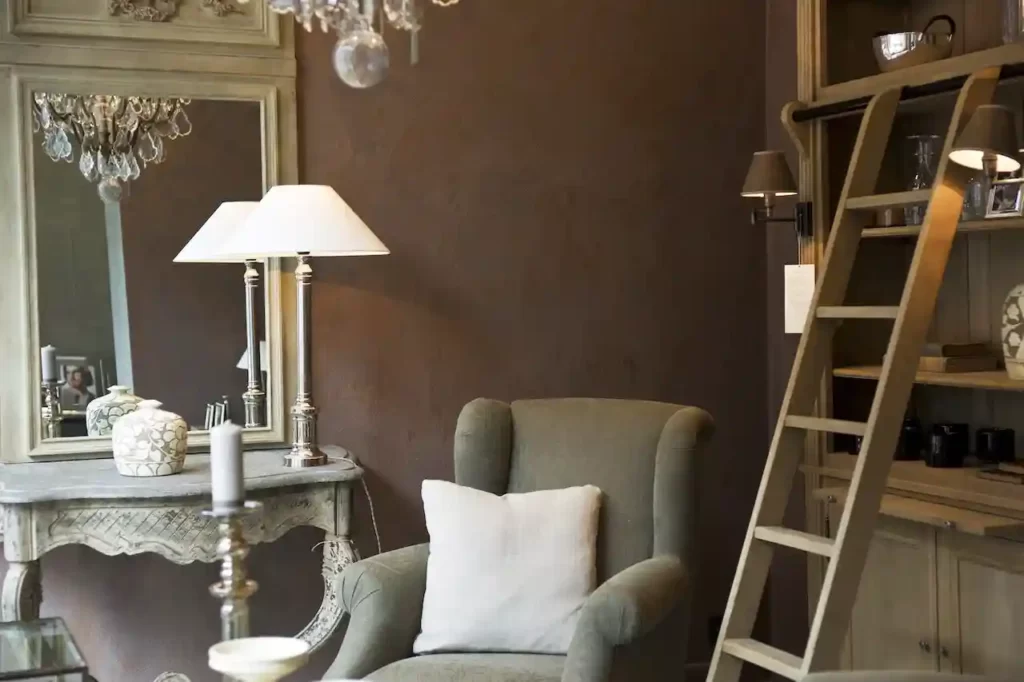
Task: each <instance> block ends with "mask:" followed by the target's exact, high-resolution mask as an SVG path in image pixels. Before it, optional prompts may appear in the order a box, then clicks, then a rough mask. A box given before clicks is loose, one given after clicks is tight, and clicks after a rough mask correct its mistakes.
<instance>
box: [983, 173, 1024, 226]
mask: <svg viewBox="0 0 1024 682" xmlns="http://www.w3.org/2000/svg"><path fill="white" fill-rule="evenodd" d="M1022 185H1024V179H1021V178H1013V179H1012V180H997V181H996V182H994V183H992V188H991V189H989V191H988V203H987V204H986V209H985V218H986V219H988V218H1016V217H1020V215H1021V214H1022V213H1024V192H1021V187H1022Z"/></svg>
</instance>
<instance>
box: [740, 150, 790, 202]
mask: <svg viewBox="0 0 1024 682" xmlns="http://www.w3.org/2000/svg"><path fill="white" fill-rule="evenodd" d="M741 194H742V195H743V196H745V197H763V196H765V195H766V194H767V195H775V196H777V197H788V196H792V195H794V194H796V182H794V181H793V174H792V173H790V172H789V164H787V163H786V156H785V155H784V154H783V153H782V152H780V151H776V150H771V151H764V152H754V158H753V159H751V161H750V169H749V170H748V171H747V179H746V181H744V183H743V191H742V192H741Z"/></svg>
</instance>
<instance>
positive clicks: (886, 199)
mask: <svg viewBox="0 0 1024 682" xmlns="http://www.w3.org/2000/svg"><path fill="white" fill-rule="evenodd" d="M931 198H932V191H931V189H915V190H911V191H909V192H893V193H892V194H872V195H869V196H866V197H850V198H849V199H847V200H846V208H847V209H849V210H851V211H856V210H869V209H875V208H890V207H893V208H895V207H897V206H913V205H914V204H927V203H928V201H929V200H930V199H931Z"/></svg>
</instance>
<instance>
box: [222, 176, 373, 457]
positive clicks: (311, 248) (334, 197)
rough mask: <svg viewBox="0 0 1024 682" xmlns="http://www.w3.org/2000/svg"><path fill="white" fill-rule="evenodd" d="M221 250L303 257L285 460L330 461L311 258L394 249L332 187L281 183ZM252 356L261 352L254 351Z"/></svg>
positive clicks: (258, 255) (299, 269) (298, 268)
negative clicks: (321, 406) (317, 400)
mask: <svg viewBox="0 0 1024 682" xmlns="http://www.w3.org/2000/svg"><path fill="white" fill-rule="evenodd" d="M217 250H218V252H219V254H220V255H221V256H225V257H232V258H250V259H252V258H288V257H297V258H298V263H297V265H296V267H295V282H296V296H297V313H296V323H297V325H298V368H297V369H298V389H297V394H296V396H295V404H294V405H292V409H291V414H292V427H293V438H292V449H291V452H289V453H288V454H287V455H286V456H285V465H286V466H289V467H295V468H298V467H310V466H319V465H321V464H326V463H327V456H326V455H324V454H323V452H321V451H320V448H319V447H318V445H317V440H316V417H317V410H316V407H314V406H313V377H312V352H311V348H310V346H311V342H312V319H311V316H310V311H311V303H312V282H313V268H312V266H311V265H310V258H312V257H313V256H374V255H384V254H387V253H390V252H389V251H388V248H387V247H386V246H384V244H383V243H382V242H381V241H380V239H378V238H377V235H375V234H374V233H373V231H372V230H370V228H369V227H367V226H366V223H364V222H363V221H362V219H360V218H359V216H358V215H356V212H355V211H353V210H352V209H351V208H350V207H349V205H348V204H346V203H345V201H344V200H343V199H342V198H341V197H340V196H338V193H337V192H335V191H334V190H333V189H332V188H330V187H328V186H326V185H278V186H277V187H274V188H272V189H271V190H270V191H269V192H267V194H266V196H264V197H263V200H262V201H261V202H260V203H259V206H258V207H257V208H256V210H255V211H253V212H252V213H251V214H250V215H249V217H248V218H247V219H246V221H245V223H244V224H243V225H242V226H241V227H240V228H239V229H237V230H235V231H234V232H232V234H231V235H230V237H228V238H227V239H226V240H225V241H224V242H222V243H221V244H220V246H218V247H217ZM249 357H250V358H252V357H255V356H254V354H253V353H251V352H250V355H249ZM251 364H252V363H250V366H251Z"/></svg>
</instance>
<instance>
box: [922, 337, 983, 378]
mask: <svg viewBox="0 0 1024 682" xmlns="http://www.w3.org/2000/svg"><path fill="white" fill-rule="evenodd" d="M998 368H999V361H998V360H997V359H996V358H995V357H994V356H993V355H992V353H991V352H990V351H989V349H988V347H987V346H986V345H985V344H984V343H926V344H925V346H924V350H923V351H921V359H920V361H919V364H918V367H917V369H918V370H919V371H921V372H942V373H945V374H954V373H958V372H990V371H992V370H995V369H998Z"/></svg>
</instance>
